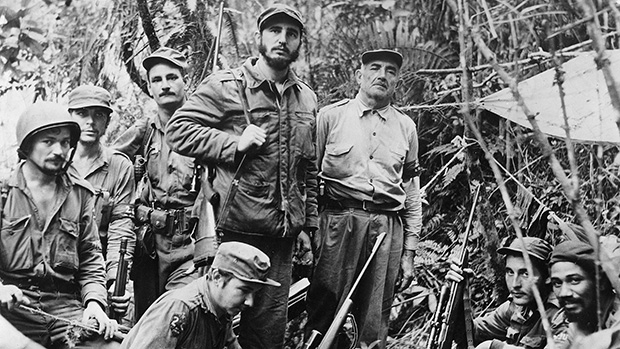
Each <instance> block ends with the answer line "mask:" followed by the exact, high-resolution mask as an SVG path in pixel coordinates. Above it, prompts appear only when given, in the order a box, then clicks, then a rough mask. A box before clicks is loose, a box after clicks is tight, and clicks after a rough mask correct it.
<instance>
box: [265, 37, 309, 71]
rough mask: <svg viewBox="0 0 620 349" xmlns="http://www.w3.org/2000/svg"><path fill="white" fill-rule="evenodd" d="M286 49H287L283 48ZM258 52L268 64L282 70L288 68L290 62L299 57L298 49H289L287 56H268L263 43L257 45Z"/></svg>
mask: <svg viewBox="0 0 620 349" xmlns="http://www.w3.org/2000/svg"><path fill="white" fill-rule="evenodd" d="M285 50H287V51H288V49H286V48H285ZM258 52H260V54H261V55H262V56H263V57H264V58H265V62H266V63H267V65H268V66H270V67H272V68H273V69H275V70H284V69H286V68H288V66H289V65H291V63H293V62H295V61H296V60H297V58H299V49H297V50H294V51H289V52H288V54H289V56H288V58H287V57H280V56H278V57H269V56H268V55H267V46H265V45H264V44H263V43H261V44H260V45H258Z"/></svg>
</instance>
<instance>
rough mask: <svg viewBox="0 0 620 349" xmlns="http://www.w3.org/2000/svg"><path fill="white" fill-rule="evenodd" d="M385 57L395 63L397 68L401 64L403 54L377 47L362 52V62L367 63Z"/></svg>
mask: <svg viewBox="0 0 620 349" xmlns="http://www.w3.org/2000/svg"><path fill="white" fill-rule="evenodd" d="M385 59H388V60H391V61H393V62H394V63H396V65H397V66H398V68H400V67H401V66H402V65H403V55H401V54H400V52H398V51H394V50H388V49H379V50H370V51H366V52H364V53H362V64H367V63H368V62H372V61H376V60H385Z"/></svg>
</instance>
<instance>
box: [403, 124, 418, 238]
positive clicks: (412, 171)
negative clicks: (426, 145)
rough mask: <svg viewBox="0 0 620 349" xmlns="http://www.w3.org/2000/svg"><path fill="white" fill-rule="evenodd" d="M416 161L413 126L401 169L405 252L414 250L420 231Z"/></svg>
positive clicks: (416, 144) (416, 153)
mask: <svg viewBox="0 0 620 349" xmlns="http://www.w3.org/2000/svg"><path fill="white" fill-rule="evenodd" d="M418 171H419V161H418V133H417V128H416V127H415V124H413V127H412V130H411V132H410V134H409V152H408V153H407V158H406V161H405V166H404V169H403V174H402V177H403V185H404V189H405V209H404V211H403V215H402V217H403V223H404V231H405V241H404V248H405V250H414V249H415V247H416V246H417V244H418V241H419V239H420V232H421V231H422V198H421V195H420V177H419V174H418Z"/></svg>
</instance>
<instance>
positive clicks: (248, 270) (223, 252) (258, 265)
mask: <svg viewBox="0 0 620 349" xmlns="http://www.w3.org/2000/svg"><path fill="white" fill-rule="evenodd" d="M211 267H212V268H216V269H220V270H223V271H227V272H229V273H231V274H233V275H234V276H235V277H236V278H237V279H239V280H242V281H245V282H251V283H256V284H261V285H270V286H280V283H279V282H276V281H274V280H271V279H268V278H267V272H268V271H269V268H270V267H271V263H270V261H269V257H267V255H266V254H265V253H263V251H261V250H259V249H258V248H256V247H254V246H251V245H248V244H245V243H242V242H234V241H232V242H224V243H222V244H221V245H220V247H219V249H218V250H217V253H216V254H215V258H214V259H213V264H212V265H211Z"/></svg>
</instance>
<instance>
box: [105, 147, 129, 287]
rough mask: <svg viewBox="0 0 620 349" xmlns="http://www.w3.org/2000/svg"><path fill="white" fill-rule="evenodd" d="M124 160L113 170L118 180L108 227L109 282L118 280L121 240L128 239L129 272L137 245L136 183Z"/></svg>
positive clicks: (127, 257) (107, 267) (127, 259)
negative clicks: (135, 228)
mask: <svg viewBox="0 0 620 349" xmlns="http://www.w3.org/2000/svg"><path fill="white" fill-rule="evenodd" d="M117 156H119V155H117ZM124 160H125V161H121V162H119V168H117V169H111V174H112V175H114V176H115V177H116V178H117V180H116V181H115V182H114V184H115V185H114V188H113V189H112V191H111V192H112V193H113V195H114V196H113V197H112V198H111V201H112V214H111V219H110V224H109V226H108V248H107V252H106V253H107V256H106V272H107V281H111V280H114V279H115V278H116V273H117V270H118V262H119V258H120V246H121V240H122V239H127V251H126V254H125V260H126V261H127V263H128V264H127V265H128V268H127V270H128V271H129V270H130V269H131V261H132V259H133V253H134V248H135V245H136V234H135V233H134V232H133V229H134V224H133V205H132V204H131V197H132V195H133V192H134V190H135V181H134V175H133V167H132V166H131V163H130V162H129V161H127V159H124Z"/></svg>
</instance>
